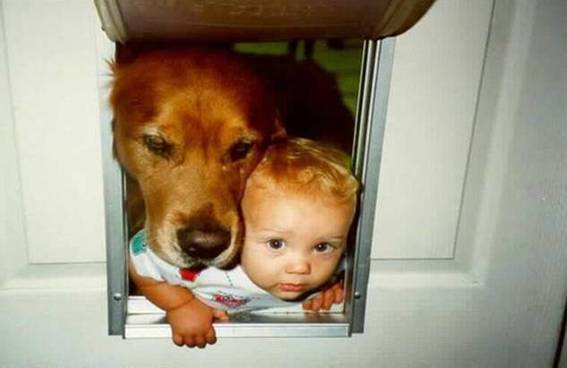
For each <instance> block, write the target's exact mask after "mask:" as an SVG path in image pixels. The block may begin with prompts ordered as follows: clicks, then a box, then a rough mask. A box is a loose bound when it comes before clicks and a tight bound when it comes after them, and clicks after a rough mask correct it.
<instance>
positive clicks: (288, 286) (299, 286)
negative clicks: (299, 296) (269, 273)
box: [279, 283, 305, 292]
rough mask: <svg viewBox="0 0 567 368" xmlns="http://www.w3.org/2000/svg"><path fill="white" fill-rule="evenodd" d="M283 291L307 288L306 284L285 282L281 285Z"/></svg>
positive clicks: (296, 290) (298, 290)
mask: <svg viewBox="0 0 567 368" xmlns="http://www.w3.org/2000/svg"><path fill="white" fill-rule="evenodd" d="M279 289H280V290H281V291H287V292H301V291H304V290H305V284H290V283H284V284H280V285H279Z"/></svg>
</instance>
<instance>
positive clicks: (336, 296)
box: [303, 281, 345, 312]
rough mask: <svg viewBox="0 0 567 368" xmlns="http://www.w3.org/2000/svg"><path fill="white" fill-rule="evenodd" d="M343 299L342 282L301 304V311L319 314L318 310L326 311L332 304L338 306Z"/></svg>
mask: <svg viewBox="0 0 567 368" xmlns="http://www.w3.org/2000/svg"><path fill="white" fill-rule="evenodd" d="M344 298H345V292H344V290H343V284H342V282H340V281H339V282H336V283H334V284H333V285H332V286H331V287H329V288H327V289H325V290H323V291H321V292H320V293H319V294H317V295H316V296H314V297H313V298H311V299H308V300H306V301H304V302H303V309H305V310H310V311H313V312H319V310H320V309H322V310H326V311H328V310H329V309H330V308H331V306H332V305H333V304H340V303H342V302H343V300H344Z"/></svg>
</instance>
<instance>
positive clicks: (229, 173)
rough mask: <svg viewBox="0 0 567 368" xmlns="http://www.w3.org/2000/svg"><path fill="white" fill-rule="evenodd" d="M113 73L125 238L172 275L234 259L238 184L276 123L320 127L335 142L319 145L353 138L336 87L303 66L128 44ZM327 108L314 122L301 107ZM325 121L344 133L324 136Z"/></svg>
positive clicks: (274, 134)
mask: <svg viewBox="0 0 567 368" xmlns="http://www.w3.org/2000/svg"><path fill="white" fill-rule="evenodd" d="M112 71H113V82H112V89H111V97H110V103H111V107H112V110H113V113H114V123H113V124H114V125H113V132H114V149H115V155H116V157H117V159H118V160H119V162H120V163H121V165H122V166H123V168H124V169H125V171H126V173H127V177H128V185H127V189H128V199H127V207H128V212H129V213H128V215H129V222H130V226H131V229H130V230H131V233H132V232H134V231H137V230H138V229H139V228H141V227H142V226H144V227H145V229H146V232H147V233H146V235H147V237H148V240H149V241H148V243H149V244H150V246H151V247H152V250H153V251H154V252H155V253H156V254H157V255H159V256H160V257H161V258H162V259H164V260H166V261H167V262H169V263H171V264H174V265H176V266H178V267H183V268H188V267H194V266H200V265H204V266H209V265H212V266H216V267H227V266H228V265H229V264H230V263H231V262H232V261H233V260H235V258H236V256H237V254H238V251H239V247H240V244H241V240H242V236H243V229H242V222H241V216H240V210H239V203H240V199H241V196H242V193H243V189H244V185H245V182H246V179H247V178H248V176H249V175H250V173H251V172H252V170H253V169H254V168H255V166H256V164H257V163H258V162H259V160H260V159H261V157H262V155H263V152H264V150H265V149H266V147H267V146H268V145H269V144H270V143H271V142H273V141H274V140H276V139H280V138H283V137H285V135H286V130H285V129H284V124H283V120H284V119H288V120H289V121H286V124H289V125H290V126H291V127H292V129H295V128H298V129H300V128H301V127H306V126H308V125H309V124H311V125H310V126H312V127H317V126H319V127H321V129H319V130H318V131H319V132H323V134H321V135H322V136H323V138H325V137H324V136H325V135H329V134H331V135H334V137H331V138H330V139H327V140H331V141H332V140H334V141H341V137H344V136H345V135H346V136H347V137H348V138H347V140H346V141H347V142H349V138H350V137H352V135H349V134H351V130H350V131H349V130H348V129H352V124H351V123H352V117H351V115H350V113H349V112H348V110H347V109H346V108H345V107H344V105H343V104H342V102H341V98H340V94H339V93H338V89H337V88H336V83H335V82H334V79H333V78H331V80H333V82H332V83H327V80H328V79H329V75H327V74H326V73H324V72H322V69H320V68H317V67H314V66H313V64H311V63H303V64H301V65H300V64H297V63H293V62H289V61H288V60H284V59H281V58H272V59H270V58H265V57H249V56H244V55H239V54H237V53H235V52H232V51H230V50H228V49H227V48H222V47H221V48H218V47H217V48H214V47H192V46H187V45H175V46H171V45H165V46H163V45H161V46H159V47H156V46H151V45H150V46H143V47H140V46H139V45H131V46H123V47H122V48H121V49H119V50H118V53H117V58H116V60H115V62H114V63H113V64H112ZM318 79H319V80H323V81H324V83H325V85H324V86H322V88H321V89H318V87H317V86H318V83H319V84H320V81H319V82H317V80H318ZM314 80H315V82H314V83H308V82H307V81H314ZM282 91H283V92H282ZM286 96H287V97H286ZM289 96H292V97H289ZM325 96H330V98H326V97H325ZM321 98H326V99H327V100H334V101H333V102H331V103H329V101H320V99H321ZM290 101H292V102H293V101H296V102H295V103H294V104H293V106H291V105H290V104H289V102H290ZM337 101H339V102H338V104H337V103H336V102H337ZM331 105H336V106H339V108H338V109H336V110H335V111H332V112H329V113H327V114H326V115H325V114H323V115H321V118H320V119H316V118H314V116H313V114H310V113H309V111H308V109H306V106H307V107H309V106H312V109H311V110H312V111H329V110H328V107H329V106H331ZM317 113H319V112H317ZM294 114H295V115H296V116H297V115H299V116H302V117H304V119H303V121H302V120H301V119H299V121H298V119H291V117H293V116H294ZM284 115H285V116H284ZM286 116H287V117H289V118H286ZM331 119H332V120H335V121H338V120H340V119H343V120H347V121H348V122H347V124H335V125H336V127H344V126H348V128H347V130H345V129H342V128H338V129H337V128H336V127H335V129H329V126H328V124H329V121H330V120H331ZM317 121H319V122H320V124H317V123H316V122H317ZM313 129H315V128H311V130H313ZM329 132H333V133H329ZM316 135H317V133H308V134H306V135H305V134H304V136H307V137H310V138H317V137H316ZM337 138H339V139H337ZM342 141H345V140H344V138H343V139H342ZM348 144H350V143H347V146H346V147H343V148H346V149H348ZM143 213H145V217H143V216H140V214H143ZM139 219H142V221H141V222H138V220H139Z"/></svg>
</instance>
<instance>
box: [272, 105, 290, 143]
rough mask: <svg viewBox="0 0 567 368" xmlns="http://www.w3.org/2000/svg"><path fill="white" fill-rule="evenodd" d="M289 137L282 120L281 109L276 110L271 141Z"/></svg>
mask: <svg viewBox="0 0 567 368" xmlns="http://www.w3.org/2000/svg"><path fill="white" fill-rule="evenodd" d="M286 138H287V132H286V130H285V127H284V124H283V122H282V117H281V114H280V113H279V111H276V116H275V122H274V130H273V132H272V134H271V136H270V143H275V142H279V141H282V140H284V139H286Z"/></svg>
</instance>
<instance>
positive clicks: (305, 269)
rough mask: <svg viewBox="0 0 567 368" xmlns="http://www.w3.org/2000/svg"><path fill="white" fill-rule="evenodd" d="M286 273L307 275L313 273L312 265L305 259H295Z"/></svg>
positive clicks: (288, 266)
mask: <svg viewBox="0 0 567 368" xmlns="http://www.w3.org/2000/svg"><path fill="white" fill-rule="evenodd" d="M286 272H287V273H295V274H300V275H307V274H310V273H311V264H310V263H309V262H308V261H306V260H304V259H295V260H293V261H291V262H289V263H288V264H287V267H286Z"/></svg>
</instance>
